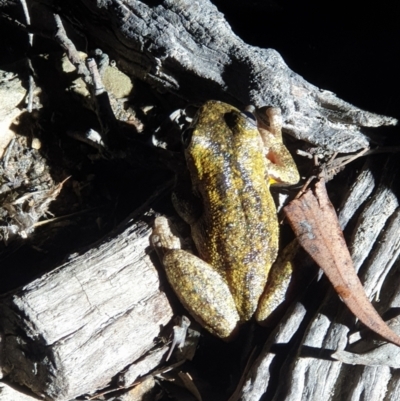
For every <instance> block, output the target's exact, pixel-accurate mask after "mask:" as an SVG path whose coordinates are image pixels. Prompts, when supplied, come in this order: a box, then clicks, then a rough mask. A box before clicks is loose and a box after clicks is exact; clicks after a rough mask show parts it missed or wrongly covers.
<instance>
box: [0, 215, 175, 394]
mask: <svg viewBox="0 0 400 401" xmlns="http://www.w3.org/2000/svg"><path fill="white" fill-rule="evenodd" d="M150 231H151V229H150V227H149V226H148V225H147V224H145V223H136V222H133V221H130V222H128V224H127V226H125V227H123V229H122V232H120V233H118V234H116V233H114V235H112V236H111V237H109V238H107V239H105V240H104V241H103V242H102V243H100V244H99V245H97V246H93V247H92V248H91V249H90V250H88V251H87V252H85V253H83V254H80V255H79V254H75V255H71V256H70V260H69V261H68V262H66V263H65V264H63V265H62V266H59V267H57V268H56V269H55V270H53V271H52V272H50V273H48V274H46V275H44V276H43V277H40V278H38V279H37V280H35V281H33V282H32V283H30V284H29V285H27V286H25V287H23V288H21V289H19V290H18V291H15V292H13V293H11V294H8V295H5V296H3V297H2V298H1V300H0V326H1V327H2V329H3V332H4V341H3V352H2V370H3V373H4V374H6V375H7V374H8V375H9V376H8V378H9V379H11V380H12V381H16V382H18V383H20V384H23V385H25V386H27V387H29V388H31V389H32V390H33V391H34V392H35V393H36V394H38V395H41V396H44V397H45V398H46V399H51V400H69V399H71V398H73V397H75V396H78V395H82V394H85V393H90V392H93V391H96V390H98V389H102V388H104V387H106V386H107V385H108V384H109V382H110V381H111V379H112V378H113V377H114V376H115V375H117V374H118V373H119V372H121V371H122V370H123V369H124V368H126V367H127V366H128V365H130V364H131V363H133V362H134V361H136V360H138V359H139V358H141V357H143V356H144V355H145V354H146V353H147V352H148V351H150V350H151V349H152V348H154V346H155V339H156V337H157V336H158V335H159V334H160V329H161V328H162V327H163V326H165V325H166V324H167V323H168V322H169V320H170V319H171V317H172V310H171V307H170V305H169V303H168V300H167V298H166V296H165V294H164V293H163V292H161V291H160V282H159V278H158V273H157V271H156V269H155V268H154V265H153V263H152V261H151V260H150V256H149V253H148V252H147V250H148V247H149V240H148V236H149V233H150ZM165 352H167V350H165ZM158 363H159V359H158V360H155V361H154V362H153V363H149V364H148V365H147V366H148V369H149V370H151V369H152V368H154V367H155V366H156V365H157V364H158Z"/></svg>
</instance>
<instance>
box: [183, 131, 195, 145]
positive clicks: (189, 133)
mask: <svg viewBox="0 0 400 401" xmlns="http://www.w3.org/2000/svg"><path fill="white" fill-rule="evenodd" d="M192 135H193V128H192V127H189V128H187V129H185V130H184V131H183V132H182V136H181V141H182V144H183V146H184V147H185V148H187V147H188V146H189V144H190V141H191V140H192Z"/></svg>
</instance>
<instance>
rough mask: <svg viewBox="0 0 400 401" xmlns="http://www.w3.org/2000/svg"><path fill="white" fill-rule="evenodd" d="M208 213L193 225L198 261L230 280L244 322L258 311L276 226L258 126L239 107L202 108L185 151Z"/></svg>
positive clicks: (275, 243)
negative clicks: (207, 263)
mask: <svg viewBox="0 0 400 401" xmlns="http://www.w3.org/2000/svg"><path fill="white" fill-rule="evenodd" d="M186 154H187V158H188V162H189V161H190V163H188V164H189V166H190V170H191V175H192V182H193V186H194V189H195V190H196V191H197V192H198V193H199V195H200V196H201V197H202V201H203V205H204V213H203V216H202V218H201V219H199V220H198V221H197V222H196V223H195V224H193V225H192V235H193V239H194V241H195V243H196V247H197V249H198V251H199V254H200V257H202V258H203V259H204V260H206V261H207V262H209V263H210V264H212V265H213V266H214V267H215V268H217V269H218V271H219V272H220V273H221V274H222V275H223V276H224V277H225V278H226V280H227V281H228V284H229V286H230V288H231V291H232V294H233V296H234V298H235V302H236V304H237V306H238V311H239V314H240V316H241V319H242V320H248V319H249V318H250V317H251V316H252V315H253V313H254V311H255V309H256V308H257V304H258V299H259V297H260V295H261V293H262V291H263V289H264V287H265V283H266V281H267V276H268V272H269V269H270V266H271V264H272V263H273V262H274V260H275V258H276V255H277V250H278V236H279V230H278V222H277V217H276V211H275V205H274V202H273V199H272V197H271V194H270V192H269V183H268V172H267V171H266V163H265V156H264V154H263V152H262V144H261V140H260V137H259V134H258V131H257V128H256V127H255V126H253V125H252V124H251V122H249V121H248V120H247V119H246V117H245V116H243V115H242V114H241V113H240V112H239V111H238V110H237V109H236V108H234V107H232V106H229V105H226V104H223V103H219V102H208V103H206V104H205V105H204V106H203V110H202V111H201V113H200V115H199V120H198V121H197V124H196V128H195V130H194V131H193V135H192V141H191V143H190V145H189V147H188V149H187V153H186Z"/></svg>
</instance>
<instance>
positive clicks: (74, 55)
mask: <svg viewBox="0 0 400 401" xmlns="http://www.w3.org/2000/svg"><path fill="white" fill-rule="evenodd" d="M53 15H54V20H55V23H56V27H57V32H56V34H55V35H54V38H55V39H56V41H57V42H58V43H59V44H60V45H61V47H62V48H63V49H64V50H65V51H66V53H67V57H68V59H69V61H70V62H71V63H72V64H73V65H74V66H75V68H76V69H77V71H78V74H79V75H80V76H81V77H82V78H83V79H84V81H85V82H86V83H87V84H92V79H91V77H90V73H89V70H88V69H87V68H86V65H85V63H84V62H83V61H82V59H81V57H80V55H79V52H78V50H76V47H75V45H74V44H73V43H72V41H71V40H70V39H69V38H68V36H67V33H66V32H65V28H64V25H63V23H62V20H61V18H60V16H59V15H58V14H53Z"/></svg>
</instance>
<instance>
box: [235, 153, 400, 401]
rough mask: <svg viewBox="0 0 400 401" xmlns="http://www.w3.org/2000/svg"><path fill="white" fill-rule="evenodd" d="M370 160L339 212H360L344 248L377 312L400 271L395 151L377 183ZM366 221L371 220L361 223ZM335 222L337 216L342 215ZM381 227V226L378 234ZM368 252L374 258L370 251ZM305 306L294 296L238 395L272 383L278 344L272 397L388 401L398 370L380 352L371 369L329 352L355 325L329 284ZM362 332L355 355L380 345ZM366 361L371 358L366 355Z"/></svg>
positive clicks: (394, 295)
mask: <svg viewBox="0 0 400 401" xmlns="http://www.w3.org/2000/svg"><path fill="white" fill-rule="evenodd" d="M375 160H376V159H375ZM370 164H371V160H370V161H368V162H367V163H366V165H365V167H364V169H363V170H362V171H361V173H360V175H359V177H358V179H357V183H356V184H355V185H354V186H353V187H352V189H351V191H350V194H349V196H348V197H347V203H345V205H344V206H343V210H345V211H346V212H345V214H346V215H347V211H348V209H349V208H350V209H353V214H354V213H355V212H357V211H361V213H360V214H359V216H358V217H357V223H356V226H355V229H354V231H353V235H352V239H351V243H350V247H351V249H352V250H353V254H354V253H357V254H358V255H360V256H359V257H358V258H357V261H358V263H357V265H358V267H359V268H360V271H361V278H362V281H363V282H365V283H366V284H365V289H366V293H367V295H368V296H369V297H370V298H371V299H373V298H375V296H376V294H379V293H381V300H380V301H381V302H379V303H376V302H375V307H376V308H377V309H378V311H380V312H381V313H383V312H384V311H386V310H388V309H390V308H398V307H399V305H400V297H399V295H398V294H399V293H400V276H399V274H398V273H397V275H396V274H395V272H396V271H397V270H398V263H397V266H396V265H394V263H395V262H396V260H397V255H398V252H399V249H400V247H399V245H398V230H396V229H393V228H394V227H397V225H398V224H399V217H398V210H399V208H398V200H397V199H395V196H394V192H393V187H392V182H393V179H394V177H396V176H397V175H398V169H399V166H398V163H397V161H396V158H395V157H391V158H389V159H388V161H387V163H386V165H385V168H384V169H383V170H384V171H383V174H382V178H381V180H380V182H379V181H378V182H376V181H375V182H374V181H372V180H371V177H372V175H371V174H372V172H371V170H370ZM374 172H375V173H376V171H374ZM366 183H368V186H371V187H372V192H373V194H372V196H371V199H370V201H369V202H368V203H366V204H364V201H365V197H363V196H355V195H356V194H359V195H360V192H359V191H360V188H364V187H365V185H366ZM367 196H368V195H367ZM350 203H351V205H350ZM371 213H372V215H371ZM371 219H373V220H374V221H375V222H376V223H375V224H366V222H368V221H371ZM342 221H343V222H344V219H342ZM383 227H385V230H384V232H383V233H382V230H383ZM365 248H367V250H365ZM371 254H372V255H373V257H370V255H371ZM321 284H322V283H321ZM313 288H315V287H310V289H311V290H312V289H313ZM327 288H329V286H328V287H327ZM304 305H306V306H304ZM306 308H307V304H304V303H303V302H302V301H300V302H299V303H297V304H295V305H294V307H292V308H291V309H290V310H289V311H288V312H287V314H286V316H285V317H284V318H283V319H282V321H281V323H280V324H279V325H278V326H277V328H276V330H275V332H274V333H273V334H272V335H271V337H270V340H269V341H268V342H267V343H266V345H265V347H264V350H263V352H262V354H261V355H260V356H259V358H258V359H257V361H256V362H255V363H254V365H253V368H252V370H251V371H250V373H249V375H248V377H247V380H246V382H245V384H244V386H243V389H242V393H241V397H238V398H237V399H241V400H246V401H249V400H252V401H255V400H259V399H260V398H261V397H262V395H263V394H264V393H266V392H267V391H269V390H270V387H274V385H275V384H274V383H272V384H271V383H270V378H271V374H272V373H271V372H274V374H275V373H276V372H275V371H274V370H271V366H273V363H274V362H275V361H276V360H277V358H279V357H281V356H282V355H281V354H280V353H279V350H280V349H281V350H286V352H287V355H286V362H285V363H284V367H283V368H282V369H281V374H280V375H279V378H280V380H279V385H278V389H277V390H276V392H274V398H273V399H274V400H277V401H278V400H279V401H281V400H282V401H294V400H307V401H309V400H316V401H317V400H335V401H339V400H343V399H344V398H343V397H344V394H346V397H348V399H350V398H351V397H353V398H351V399H352V400H358V399H363V400H370V401H373V400H374V401H379V400H382V401H383V400H384V399H386V398H385V396H387V395H388V394H390V397H391V399H396V395H397V397H399V395H400V393H399V391H398V388H399V386H400V384H399V383H400V382H399V375H397V374H396V373H395V371H392V370H390V369H389V367H388V366H384V364H382V359H383V358H382V357H380V358H377V359H376V364H377V365H382V366H372V367H371V366H364V367H363V366H350V365H346V364H343V363H341V362H339V361H337V360H333V359H332V358H331V354H332V353H333V352H334V351H336V350H343V349H345V347H347V346H348V338H347V336H348V333H349V331H350V330H352V331H354V329H355V327H356V326H355V319H354V318H353V317H351V316H350V314H349V312H348V310H347V309H346V307H345V306H344V304H343V303H341V302H340V301H339V299H338V297H337V295H336V293H335V292H334V291H333V289H332V288H329V289H328V291H327V294H326V296H325V300H324V301H323V303H322V304H321V306H320V308H318V310H317V311H316V313H315V314H311V315H310V314H309V315H308V316H307V315H306ZM305 323H306V324H307V328H306V330H305V331H304V332H303V330H302V329H301V326H300V324H303V325H304V324H305ZM392 329H393V330H395V331H396V332H397V333H399V332H400V330H399V325H398V324H397V325H396V324H394V325H393V326H392ZM364 335H365V336H366V340H365V341H364V340H363V341H364V344H363V341H361V346H362V347H361V348H360V345H359V347H358V348H359V349H356V350H355V351H354V352H358V353H362V352H365V350H369V349H371V348H379V344H380V342H377V341H376V339H375V340H373V338H374V336H371V333H366V332H365V333H364ZM296 336H297V337H296ZM299 336H302V339H301V342H300V343H297V342H296V338H297V339H298V338H299ZM293 341H294V343H293ZM290 344H292V345H290ZM386 347H387V351H386V352H387V354H388V355H391V354H393V355H398V352H397V348H396V346H395V345H393V344H387V345H385V348H386ZM363 348H364V351H363ZM387 360H388V362H387V363H388V365H389V366H393V365H395V364H397V363H400V361H397V360H396V361H394V360H391V361H390V360H389V357H388V358H387ZM359 363H360V364H361V363H362V361H360V362H359ZM369 363H370V364H371V363H372V362H371V360H369ZM349 377H351V380H349ZM346 399H347V398H346Z"/></svg>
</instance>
